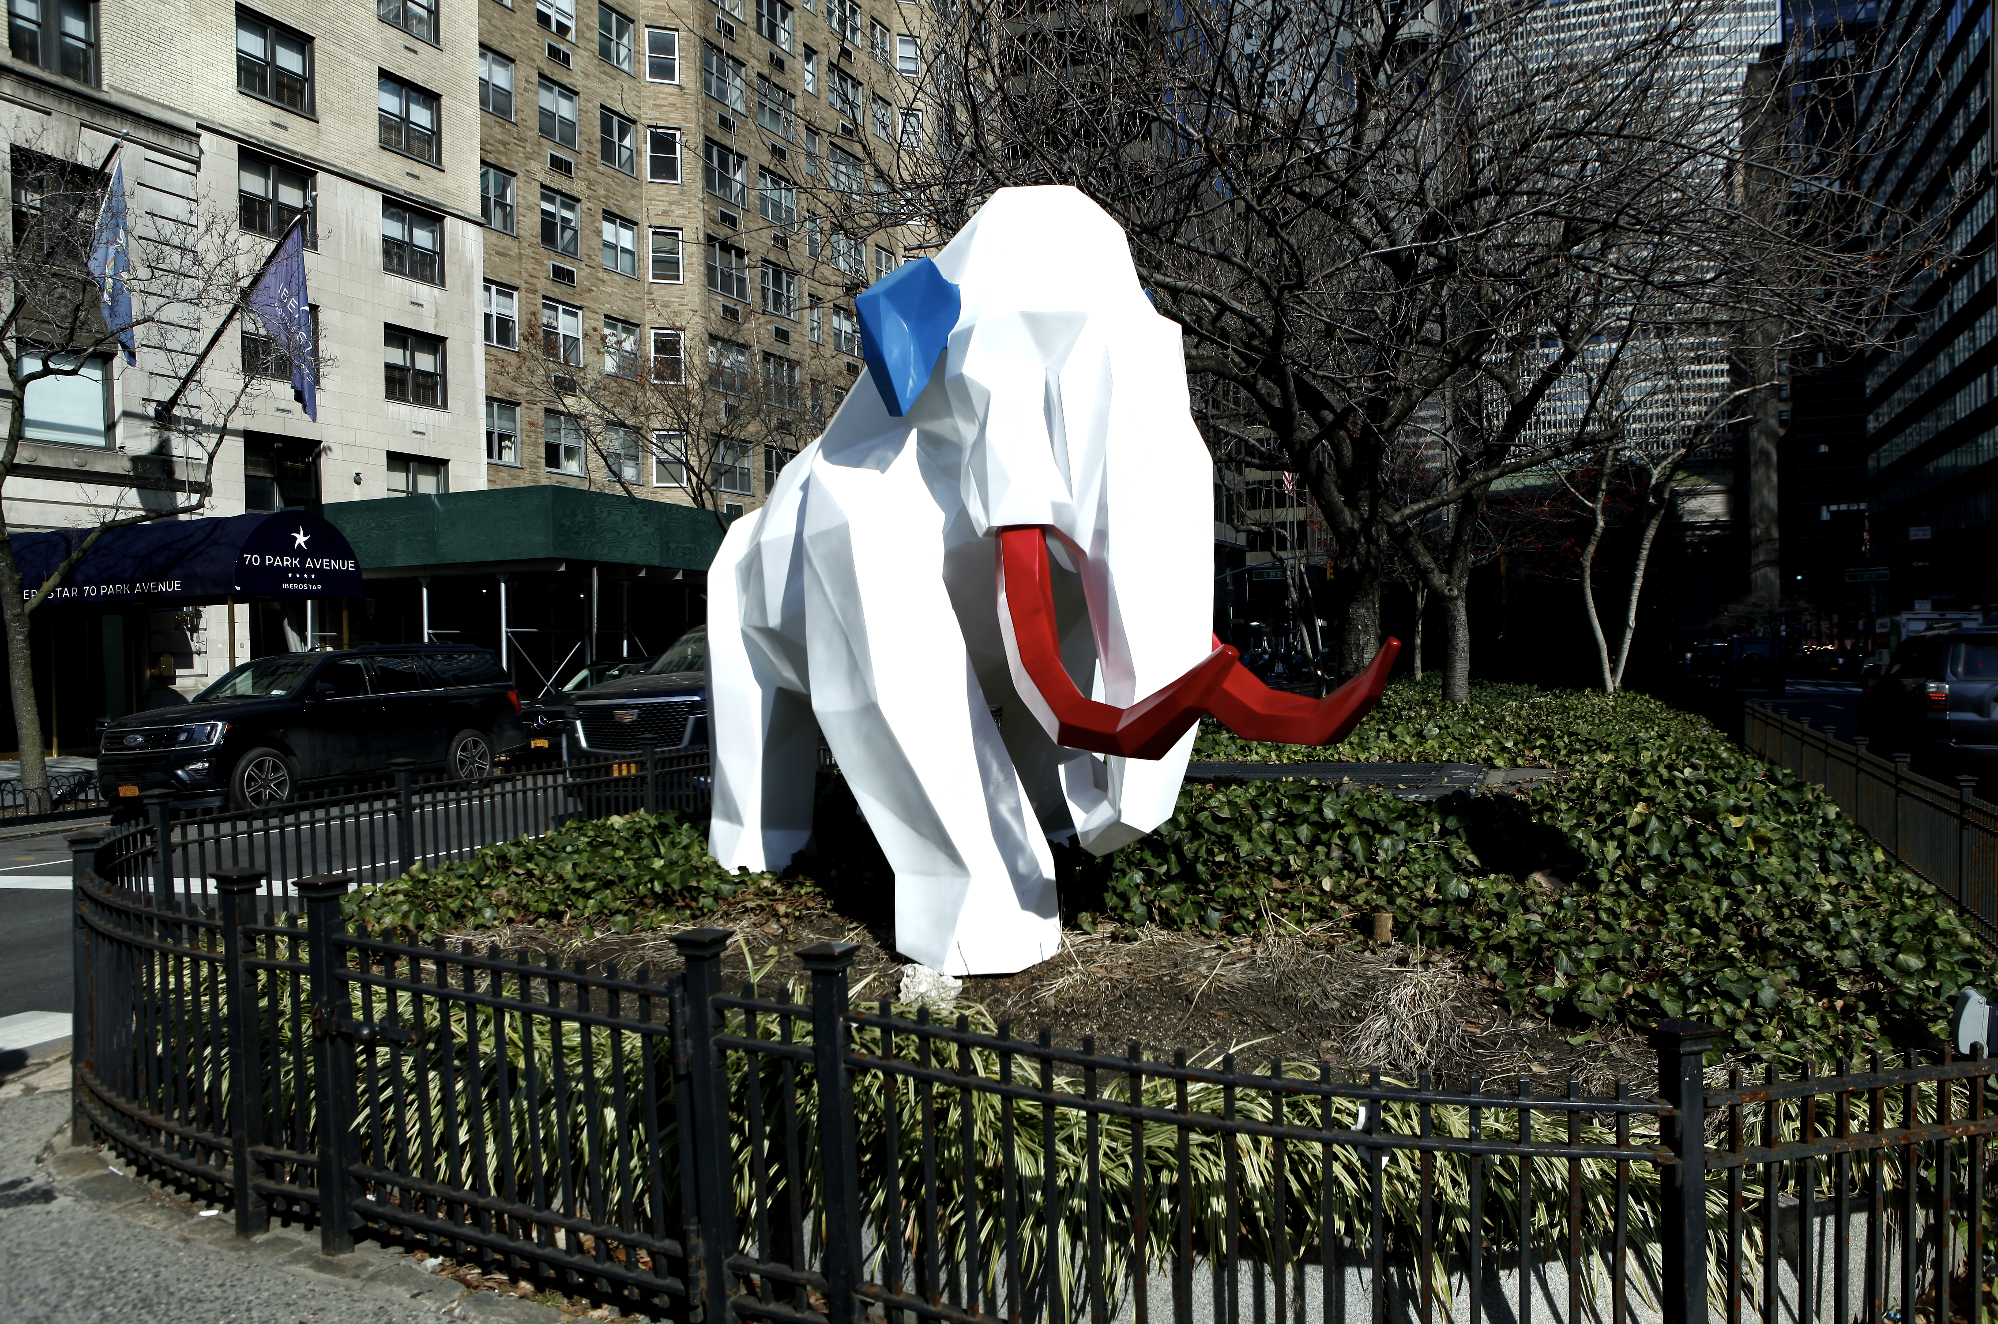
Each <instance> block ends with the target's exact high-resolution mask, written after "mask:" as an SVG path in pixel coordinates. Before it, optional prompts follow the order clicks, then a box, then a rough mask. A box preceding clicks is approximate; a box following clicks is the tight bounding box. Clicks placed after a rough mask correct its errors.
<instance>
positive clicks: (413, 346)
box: [382, 327, 445, 409]
mask: <svg viewBox="0 0 1998 1324" xmlns="http://www.w3.org/2000/svg"><path fill="white" fill-rule="evenodd" d="M382 357H383V359H384V361H385V363H386V365H387V375H386V385H387V396H388V398H389V399H391V400H401V401H404V402H405V403H408V404H412V405H429V406H430V407H432V408H434V409H442V408H444V407H445V395H444V342H443V341H441V340H439V339H437V338H436V337H435V336H426V335H424V334H422V333H421V332H418V331H403V330H399V329H397V328H395V327H386V328H384V329H383V332H382Z"/></svg>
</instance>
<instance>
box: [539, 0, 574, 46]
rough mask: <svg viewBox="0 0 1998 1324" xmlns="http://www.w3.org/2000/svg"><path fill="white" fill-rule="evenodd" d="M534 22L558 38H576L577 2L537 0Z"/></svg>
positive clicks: (570, 0) (572, 0)
mask: <svg viewBox="0 0 1998 1324" xmlns="http://www.w3.org/2000/svg"><path fill="white" fill-rule="evenodd" d="M534 21H535V22H536V23H539V24H540V25H541V26H542V27H544V28H547V29H548V30H549V31H550V32H552V33H554V34H555V35H556V36H558V37H574V36H575V35H576V0H535V3H534Z"/></svg>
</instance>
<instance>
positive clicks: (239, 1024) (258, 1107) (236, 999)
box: [209, 869, 271, 1237]
mask: <svg viewBox="0 0 1998 1324" xmlns="http://www.w3.org/2000/svg"><path fill="white" fill-rule="evenodd" d="M268 876H269V875H268V874H267V873H266V872H265V871H264V870H262V869H217V870H216V871H215V872H213V873H211V874H210V875H209V877H210V878H212V879H214V880H215V890H216V892H217V893H219V894H220V895H221V898H222V985H223V988H224V989H225V990H227V991H226V992H225V993H224V994H223V996H224V997H225V998H226V999H227V1000H228V1007H227V1010H226V1013H225V1014H226V1015H227V1016H228V1034H229V1142H230V1159H231V1164H232V1167H233V1168H234V1177H235V1184H236V1197H235V1204H236V1235H237V1236H239V1237H254V1236H256V1235H258V1234H259V1233H261V1232H265V1231H268V1230H269V1229H270V1225H271V1216H270V1210H269V1209H268V1208H267V1207H266V1206H265V1204H264V1199H263V1197H262V1196H261V1195H258V1194H257V1187H256V1174H257V1165H256V1161H255V1160H254V1159H252V1158H251V1157H250V1150H251V1148H252V1147H253V1146H256V1145H261V1144H263V1142H264V1136H263V1130H264V1095H263V1071H262V1069H261V1067H260V1066H259V1064H258V1063H257V1061H256V1059H255V1056H254V1048H253V1044H254V1042H255V1040H254V1037H253V1036H252V1035H251V1034H250V1020H251V1018H252V1017H253V1016H255V1015H256V1000H257V980H256V976H255V975H249V976H245V974H244V971H243V942H244V937H243V928H244V926H245V925H248V924H252V923H255V922H256V912H255V905H256V896H257V893H258V892H260V891H262V890H263V886H264V879H265V878H266V877H268Z"/></svg>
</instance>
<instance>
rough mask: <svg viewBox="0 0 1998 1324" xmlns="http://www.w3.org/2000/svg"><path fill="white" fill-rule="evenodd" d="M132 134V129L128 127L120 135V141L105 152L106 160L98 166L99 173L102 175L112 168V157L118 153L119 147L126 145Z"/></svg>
mask: <svg viewBox="0 0 1998 1324" xmlns="http://www.w3.org/2000/svg"><path fill="white" fill-rule="evenodd" d="M131 136H132V131H131V130H130V129H127V130H125V131H124V132H123V133H121V134H119V135H118V141H117V142H114V143H112V144H111V150H110V151H108V152H106V153H104V161H103V163H102V164H101V165H99V166H98V167H97V173H98V174H100V175H101V174H103V173H104V172H105V171H106V170H109V169H110V168H111V158H112V157H114V156H116V155H118V149H119V148H120V147H123V146H124V145H125V140H126V139H127V138H129V137H131Z"/></svg>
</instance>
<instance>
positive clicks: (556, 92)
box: [541, 78, 576, 150]
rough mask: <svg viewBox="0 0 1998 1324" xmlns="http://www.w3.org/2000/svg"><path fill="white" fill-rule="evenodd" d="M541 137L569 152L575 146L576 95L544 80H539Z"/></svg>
mask: <svg viewBox="0 0 1998 1324" xmlns="http://www.w3.org/2000/svg"><path fill="white" fill-rule="evenodd" d="M541 136H542V137H544V138H549V139H552V140H553V141H555V142H558V143H560V144H561V145H562V146H564V147H567V148H570V149H571V150H573V149H574V148H575V146H576V94H575V93H574V92H571V91H570V90H569V89H568V88H566V87H563V86H562V85H561V84H560V83H551V82H549V81H548V80H547V79H546V78H544V79H542V80H541Z"/></svg>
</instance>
